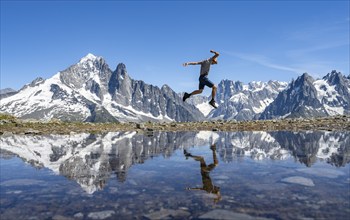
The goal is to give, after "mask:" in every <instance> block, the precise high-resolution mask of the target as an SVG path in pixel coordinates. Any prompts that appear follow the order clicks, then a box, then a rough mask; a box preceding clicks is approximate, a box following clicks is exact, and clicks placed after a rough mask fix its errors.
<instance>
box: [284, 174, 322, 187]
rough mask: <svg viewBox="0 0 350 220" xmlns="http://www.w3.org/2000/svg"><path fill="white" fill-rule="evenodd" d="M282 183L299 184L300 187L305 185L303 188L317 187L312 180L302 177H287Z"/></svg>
mask: <svg viewBox="0 0 350 220" xmlns="http://www.w3.org/2000/svg"><path fill="white" fill-rule="evenodd" d="M282 182H285V183H294V184H299V185H303V186H315V184H314V182H313V181H312V179H309V178H305V177H301V176H291V177H287V178H284V179H282Z"/></svg>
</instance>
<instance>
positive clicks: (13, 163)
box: [0, 131, 350, 219]
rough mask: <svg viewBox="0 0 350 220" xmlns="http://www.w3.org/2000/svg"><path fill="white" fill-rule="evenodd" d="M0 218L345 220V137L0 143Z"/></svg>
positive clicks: (348, 179) (348, 136) (88, 137)
mask: <svg viewBox="0 0 350 220" xmlns="http://www.w3.org/2000/svg"><path fill="white" fill-rule="evenodd" d="M0 146H1V159H0V162H1V164H0V168H1V170H0V171H1V181H0V187H1V188H0V214H1V219H64V218H72V219H191V218H192V219H193V218H194V219H196V218H200V219H202V218H203V219H255V218H257V219H347V218H348V217H349V216H350V202H349V200H350V189H349V186H350V176H349V175H350V174H349V168H350V165H349V162H350V132H344V131H339V132H323V131H319V132H315V131H313V132H235V133H232V132H231V133H223V132H222V133H221V132H171V133H165V132H164V133H150V134H138V133H136V132H126V133H125V132H117V133H107V134H104V135H93V134H72V135H48V136H28V135H27V136H26V135H13V136H4V135H3V136H0Z"/></svg>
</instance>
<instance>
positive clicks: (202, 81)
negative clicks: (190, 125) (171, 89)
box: [182, 50, 220, 108]
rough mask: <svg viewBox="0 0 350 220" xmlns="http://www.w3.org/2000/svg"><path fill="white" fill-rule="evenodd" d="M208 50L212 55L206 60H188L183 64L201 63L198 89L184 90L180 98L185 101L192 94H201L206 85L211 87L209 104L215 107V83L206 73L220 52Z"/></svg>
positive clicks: (215, 61)
mask: <svg viewBox="0 0 350 220" xmlns="http://www.w3.org/2000/svg"><path fill="white" fill-rule="evenodd" d="M210 52H211V53H214V56H213V57H211V58H209V59H206V60H203V61H200V62H188V63H184V64H183V66H187V65H198V64H200V65H201V72H200V76H199V87H198V90H194V91H193V92H191V93H187V92H185V94H184V96H183V98H182V100H183V101H185V100H186V99H187V98H189V97H190V96H192V95H197V94H201V93H202V92H203V89H204V86H208V87H209V88H212V91H211V100H210V102H209V104H210V105H211V106H213V107H214V108H217V106H216V103H215V95H216V85H215V84H214V83H213V82H211V81H210V80H209V79H208V74H209V70H210V65H213V64H217V63H218V61H217V57H218V56H219V55H220V54H219V53H218V52H215V51H213V50H211V51H210Z"/></svg>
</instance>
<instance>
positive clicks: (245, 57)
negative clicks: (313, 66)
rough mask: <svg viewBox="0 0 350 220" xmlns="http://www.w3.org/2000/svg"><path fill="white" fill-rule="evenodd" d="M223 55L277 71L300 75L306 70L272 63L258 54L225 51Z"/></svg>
mask: <svg viewBox="0 0 350 220" xmlns="http://www.w3.org/2000/svg"><path fill="white" fill-rule="evenodd" d="M223 53H225V54H227V55H230V56H233V57H236V58H239V59H242V60H246V61H250V62H253V63H257V64H259V65H262V66H265V67H268V68H272V69H277V70H283V71H289V72H293V73H296V74H300V73H303V72H305V70H303V69H299V68H294V67H290V66H285V65H280V64H277V63H274V62H271V61H270V59H269V58H268V57H266V56H262V55H257V54H242V53H237V52H230V51H224V52H223Z"/></svg>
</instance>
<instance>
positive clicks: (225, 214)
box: [199, 209, 267, 220]
mask: <svg viewBox="0 0 350 220" xmlns="http://www.w3.org/2000/svg"><path fill="white" fill-rule="evenodd" d="M199 219H227V220H232V219H240V220H266V219H267V218H262V217H254V216H250V215H247V214H242V213H236V212H231V211H227V210H224V209H215V210H212V211H210V212H207V213H205V214H204V215H201V216H199Z"/></svg>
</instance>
